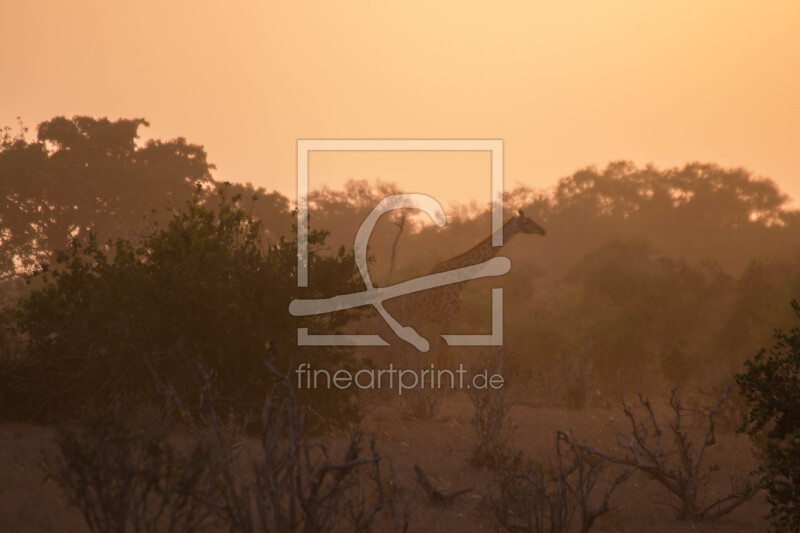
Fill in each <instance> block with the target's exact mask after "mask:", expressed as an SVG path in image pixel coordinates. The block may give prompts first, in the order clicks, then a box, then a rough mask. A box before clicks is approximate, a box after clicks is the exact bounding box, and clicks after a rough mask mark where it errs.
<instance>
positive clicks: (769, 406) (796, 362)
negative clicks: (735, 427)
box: [736, 301, 800, 531]
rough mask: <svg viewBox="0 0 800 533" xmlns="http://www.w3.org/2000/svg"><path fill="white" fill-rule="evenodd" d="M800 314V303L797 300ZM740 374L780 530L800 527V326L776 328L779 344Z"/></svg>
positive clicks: (751, 429)
mask: <svg viewBox="0 0 800 533" xmlns="http://www.w3.org/2000/svg"><path fill="white" fill-rule="evenodd" d="M792 308H793V309H794V311H795V313H797V315H798V317H800V305H798V303H797V301H793V302H792ZM745 368H746V370H745V372H743V373H742V374H739V375H737V376H736V381H737V383H738V384H739V387H740V390H741V393H742V396H744V398H745V400H746V401H747V404H748V406H749V408H750V409H749V412H748V414H747V417H746V419H745V422H744V424H743V425H742V428H741V429H742V430H743V431H746V432H747V434H748V435H750V438H751V439H752V441H753V443H754V444H755V446H756V448H757V449H758V450H759V451H760V453H761V456H762V458H763V461H764V464H763V465H762V466H761V468H760V471H761V473H763V478H762V480H761V483H762V486H763V487H764V489H766V491H767V501H768V502H769V504H770V505H771V506H772V509H771V512H770V516H771V518H772V522H773V525H774V526H775V529H776V530H777V531H798V530H800V328H798V327H795V328H793V329H792V330H791V331H790V332H789V333H788V334H787V333H784V332H783V331H781V330H778V331H776V332H775V344H774V346H773V347H772V348H770V350H769V351H766V350H764V349H761V350H760V351H759V352H758V353H757V354H756V355H755V356H754V357H753V359H751V360H749V361H747V362H746V363H745Z"/></svg>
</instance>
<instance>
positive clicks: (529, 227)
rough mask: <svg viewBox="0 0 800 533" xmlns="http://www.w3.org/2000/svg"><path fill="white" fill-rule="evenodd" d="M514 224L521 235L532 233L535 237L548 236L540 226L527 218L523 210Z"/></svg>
mask: <svg viewBox="0 0 800 533" xmlns="http://www.w3.org/2000/svg"><path fill="white" fill-rule="evenodd" d="M513 220H514V224H515V225H516V226H517V228H518V230H519V232H520V233H532V234H534V235H543V236H544V235H547V232H546V231H545V229H544V228H543V227H541V226H540V225H539V224H537V223H536V222H534V221H533V220H531V219H530V218H528V217H526V216H525V213H523V212H522V209H520V210H519V216H518V217H515V218H514V219H513Z"/></svg>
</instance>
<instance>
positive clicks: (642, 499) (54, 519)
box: [0, 393, 769, 533]
mask: <svg viewBox="0 0 800 533" xmlns="http://www.w3.org/2000/svg"><path fill="white" fill-rule="evenodd" d="M366 400H367V401H369V399H366ZM408 412H409V410H408V409H406V408H405V406H404V404H403V403H402V402H397V401H394V402H393V403H391V404H387V403H386V402H381V403H378V402H375V405H372V406H371V407H368V408H367V409H366V416H365V418H364V421H363V422H362V428H363V429H364V430H366V431H372V432H377V433H378V437H379V441H378V445H379V450H380V453H381V455H382V456H384V457H385V458H387V459H388V460H389V461H391V464H392V465H393V466H394V467H395V468H396V469H397V471H398V472H399V474H400V476H401V478H402V482H403V485H404V486H405V491H406V495H407V497H408V499H409V501H410V502H411V505H412V508H413V510H414V513H413V515H412V518H411V525H410V528H409V530H410V531H420V532H428V531H430V532H441V533H446V532H453V533H455V532H464V531H500V529H499V527H498V525H497V522H496V520H495V518H494V517H493V516H492V514H491V512H490V511H489V510H488V509H487V508H486V507H485V506H484V505H482V502H483V501H485V499H486V498H487V497H488V495H489V494H490V491H491V488H490V485H491V482H492V479H493V476H492V473H491V471H490V470H488V469H483V468H475V467H473V466H471V465H470V464H469V463H468V458H469V456H470V452H471V450H472V446H473V444H474V442H475V437H474V432H473V429H472V426H471V424H470V420H471V417H472V413H473V409H472V405H471V403H470V401H469V399H468V398H467V396H466V395H464V394H460V393H451V394H450V395H449V396H448V397H447V398H446V399H445V401H444V402H443V404H442V405H441V406H440V407H439V409H438V411H437V412H436V413H435V414H434V417H433V418H432V419H429V420H421V419H418V418H415V417H413V416H411V415H409V414H408ZM512 417H513V419H514V421H515V423H516V424H517V426H518V429H517V431H516V432H515V433H514V435H513V437H512V440H511V447H512V448H513V449H516V450H519V451H522V452H523V453H525V454H526V455H527V456H529V457H531V458H533V459H538V460H545V459H546V458H548V457H552V456H553V453H554V452H553V450H554V440H553V435H554V432H555V431H556V430H557V429H561V430H569V429H572V430H573V431H574V433H575V436H576V437H577V439H578V440H579V441H581V442H584V443H586V444H589V445H591V446H594V447H596V448H600V449H602V450H607V451H609V452H611V451H614V449H615V446H616V444H615V442H616V440H615V435H616V434H617V433H618V432H627V430H628V427H627V420H626V419H625V418H624V416H623V414H622V412H621V411H619V410H616V411H615V410H601V409H585V410H569V409H560V408H551V407H540V406H533V405H519V406H516V407H515V408H514V409H513V411H512ZM52 439H53V431H52V429H50V428H45V427H37V426H30V425H23V424H10V423H5V424H0V531H2V532H5V533H16V532H20V533H22V532H26V533H27V532H37V531H39V532H81V531H86V527H85V525H84V523H83V520H82V518H81V516H80V513H78V511H77V510H76V509H74V508H72V507H71V506H70V505H69V504H68V502H67V501H66V499H65V497H64V495H63V494H62V493H61V492H60V489H59V488H58V487H57V486H56V485H55V484H54V483H53V482H52V481H48V480H46V479H45V476H44V474H43V470H42V468H41V463H42V458H43V456H44V454H45V453H48V452H51V451H52V449H53V444H52ZM707 457H708V459H707V460H708V462H709V464H711V463H716V464H718V465H719V466H720V471H718V472H716V473H714V474H713V475H712V483H711V484H710V487H709V493H708V495H707V497H708V498H712V497H713V495H714V494H720V493H722V492H724V491H725V490H727V489H728V488H729V487H730V486H731V483H732V482H733V481H735V480H737V479H741V476H743V475H744V474H746V472H747V471H749V470H751V469H752V468H754V467H755V465H756V463H755V460H754V459H753V457H752V454H751V452H750V444H749V442H748V440H747V438H746V437H744V436H740V435H736V434H734V433H733V432H730V431H727V432H718V435H717V442H716V444H715V445H714V446H712V447H711V448H709V450H708V455H707ZM415 464H416V465H419V466H420V467H421V468H422V469H423V470H424V471H425V473H426V474H427V476H428V478H429V479H430V481H431V482H432V483H433V484H434V485H437V486H438V487H441V488H443V489H449V490H456V489H460V488H466V487H472V488H474V490H473V491H472V492H471V493H469V494H466V495H465V496H462V497H461V498H459V499H458V500H456V502H455V504H454V505H452V506H451V507H449V508H439V507H433V506H431V505H430V504H429V503H428V501H427V498H426V496H425V494H424V493H423V491H422V489H421V488H420V487H419V486H418V485H417V484H416V483H415V481H414V477H415V476H414V465H415ZM668 501H669V497H668V495H667V494H666V492H665V490H664V489H663V488H661V487H660V486H659V485H658V484H657V483H656V482H655V481H652V480H649V479H647V478H646V477H644V476H643V475H641V474H634V475H633V476H632V477H631V479H629V480H628V481H627V482H626V483H624V484H623V485H622V486H621V487H620V488H619V489H618V490H617V491H616V492H615V493H614V495H613V497H612V500H611V506H612V507H613V510H612V511H611V512H610V513H608V514H606V515H604V516H602V517H600V518H599V519H598V521H597V522H596V523H595V527H594V528H593V529H592V531H597V532H623V531H626V532H627V531H631V532H653V533H660V532H673V531H675V532H684V531H685V532H689V531H692V532H723V531H724V532H740V531H741V532H745V531H747V532H749V531H754V532H755V531H759V532H760V531H765V530H766V529H767V528H768V523H767V520H766V519H765V518H764V517H765V515H766V514H767V512H768V510H769V509H768V506H767V505H766V503H765V501H764V495H763V494H761V493H759V494H756V496H755V497H754V498H752V499H751V500H750V501H748V502H747V503H745V504H744V505H743V506H741V507H740V508H738V509H737V510H735V511H734V512H733V513H731V514H729V515H727V516H725V517H724V518H723V519H722V520H721V521H720V522H718V523H715V524H710V523H685V522H677V521H676V520H675V518H674V513H673V511H672V510H671V508H669V507H668V506H667V505H666V504H665V502H668Z"/></svg>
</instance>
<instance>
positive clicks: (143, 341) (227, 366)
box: [0, 194, 356, 420]
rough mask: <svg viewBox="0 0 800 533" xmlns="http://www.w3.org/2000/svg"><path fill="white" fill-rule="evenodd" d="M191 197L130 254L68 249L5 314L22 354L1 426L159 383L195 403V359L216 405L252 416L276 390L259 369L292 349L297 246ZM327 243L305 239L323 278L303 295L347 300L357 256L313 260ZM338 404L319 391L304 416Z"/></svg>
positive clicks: (146, 396) (7, 384)
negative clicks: (272, 355) (265, 239)
mask: <svg viewBox="0 0 800 533" xmlns="http://www.w3.org/2000/svg"><path fill="white" fill-rule="evenodd" d="M200 198H201V197H200V195H199V194H198V196H197V197H196V198H195V199H194V200H193V201H192V202H190V203H189V204H188V205H187V207H186V208H185V209H184V210H183V211H181V212H177V213H175V214H174V216H173V218H172V220H171V222H170V223H169V225H168V227H167V228H165V229H162V230H160V231H157V232H155V233H153V234H151V235H149V236H147V237H145V238H144V240H143V242H142V244H141V245H140V246H138V247H135V246H134V245H133V244H132V243H131V242H130V241H128V240H124V239H118V240H117V241H115V242H109V243H108V244H106V245H100V244H99V243H98V242H97V241H96V239H94V238H91V239H89V240H88V242H86V243H84V244H82V243H80V242H79V241H78V240H77V239H76V240H73V242H72V245H71V246H70V248H69V249H67V250H66V251H63V252H60V253H59V254H58V255H57V260H56V265H55V267H54V268H52V269H51V268H49V267H48V266H46V265H45V266H43V267H42V268H41V269H40V270H39V271H38V272H37V274H36V275H35V276H34V277H33V280H32V281H33V283H34V284H35V286H36V287H37V288H35V289H34V290H32V291H31V292H30V293H29V295H28V296H27V297H25V298H23V300H22V301H21V303H20V305H19V307H18V308H17V310H16V311H15V312H14V316H13V320H14V322H15V324H16V327H17V329H18V331H19V332H20V333H21V334H22V335H23V336H24V337H25V338H26V339H27V341H28V347H27V354H26V356H25V357H23V358H20V359H18V360H17V361H13V362H8V363H5V364H4V365H3V368H2V369H0V390H2V391H3V402H4V408H5V412H3V413H2V416H5V417H11V418H18V419H19V418H22V419H33V420H47V419H52V418H62V417H72V416H75V415H77V414H79V413H81V412H91V411H96V410H99V409H102V408H105V407H107V406H108V405H119V406H125V405H127V406H131V407H138V406H139V405H140V403H141V402H151V401H154V400H155V401H160V398H159V393H160V392H164V391H163V390H159V385H158V384H157V382H156V380H154V379H153V377H154V376H155V375H157V376H159V378H160V379H161V380H162V382H163V385H164V387H165V388H167V389H169V390H171V391H173V392H174V393H176V394H178V395H180V396H181V397H187V398H188V397H196V396H197V392H198V391H197V383H198V380H197V379H196V378H197V375H196V372H197V366H196V363H197V362H202V363H203V365H204V367H205V368H207V369H208V370H209V374H210V376H211V380H212V383H213V386H214V388H215V393H216V397H217V398H219V399H220V401H223V402H227V403H228V404H229V405H232V406H235V407H237V408H242V409H250V410H252V411H253V412H254V413H256V414H257V413H258V411H259V409H260V406H261V404H262V403H263V398H264V394H265V393H266V392H267V391H268V390H269V388H270V386H271V378H270V376H269V374H268V373H266V372H265V369H264V367H263V365H262V364H261V363H260V361H261V359H262V358H263V357H264V356H266V355H267V352H268V351H269V350H270V349H276V350H278V351H279V353H284V354H288V353H293V352H294V351H295V350H296V347H295V342H296V340H295V339H296V333H295V332H296V329H297V325H296V323H295V322H294V318H293V317H291V316H290V315H289V312H288V306H289V302H290V301H291V300H292V298H294V297H297V296H298V294H297V291H298V289H296V281H295V277H296V268H297V246H296V243H295V242H293V241H287V240H285V239H281V240H280V241H279V242H277V243H276V244H274V245H270V246H268V247H267V248H266V249H265V248H264V246H263V245H262V242H261V236H262V231H261V227H260V224H259V223H258V222H256V221H254V220H253V219H252V218H251V217H250V216H249V215H247V214H246V213H245V212H244V211H243V210H241V209H240V208H238V207H237V204H236V202H237V200H238V199H237V198H234V199H232V200H227V199H226V198H225V197H224V195H223V196H222V198H221V201H220V203H219V207H218V208H217V209H216V210H214V209H211V208H210V207H208V205H206V204H203V203H201V200H200ZM325 237H326V234H325V233H324V232H312V233H311V235H310V236H309V253H310V257H309V261H310V262H311V268H313V269H314V272H318V273H319V275H317V276H315V281H316V282H317V283H318V284H317V285H316V286H312V287H310V288H309V289H306V290H305V291H304V293H303V295H304V296H305V297H312V298H315V297H316V298H318V297H321V296H329V295H330V293H332V292H334V291H336V292H340V291H344V292H347V291H348V290H352V291H355V290H356V286H355V281H354V280H355V277H354V272H355V268H354V260H353V258H352V257H351V256H347V255H345V254H344V249H341V250H340V251H339V255H338V256H333V257H332V256H325V255H322V254H321V253H320V252H321V250H322V247H323V246H324V241H325ZM348 318H349V315H348V314H347V313H337V314H336V315H335V316H333V317H330V318H328V319H327V322H326V323H325V324H326V326H325V327H327V328H328V330H335V329H336V328H337V327H340V326H341V325H342V324H343V323H344V322H345V321H346V320H348ZM320 320H322V319H320ZM320 327H321V326H320ZM304 355H305V354H304ZM308 357H309V358H310V357H318V358H320V360H319V362H318V363H316V364H315V366H318V367H325V366H329V365H341V364H345V363H346V362H347V358H348V352H344V351H342V350H340V351H333V350H328V351H324V350H316V351H314V352H313V353H309V354H308ZM347 400H348V396H347V395H345V394H340V393H338V391H337V393H335V394H331V393H330V391H327V390H319V391H305V396H304V397H303V398H301V401H303V402H304V403H306V404H308V405H309V408H310V411H311V412H313V413H315V414H317V415H321V416H330V417H332V418H334V419H337V418H338V419H341V418H348V417H350V418H352V417H353V416H354V415H355V412H354V407H352V406H351V405H350V404H348V403H347Z"/></svg>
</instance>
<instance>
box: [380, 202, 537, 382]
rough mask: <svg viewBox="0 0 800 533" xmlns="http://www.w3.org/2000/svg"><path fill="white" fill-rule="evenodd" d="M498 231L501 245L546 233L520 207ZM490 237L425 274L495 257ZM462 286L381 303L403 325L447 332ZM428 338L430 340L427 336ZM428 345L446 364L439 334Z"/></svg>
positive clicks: (440, 288)
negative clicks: (436, 327) (516, 239)
mask: <svg viewBox="0 0 800 533" xmlns="http://www.w3.org/2000/svg"><path fill="white" fill-rule="evenodd" d="M499 231H502V232H503V245H505V244H507V243H508V242H509V241H510V240H511V238H512V237H514V236H515V235H516V234H517V233H526V234H532V235H542V236H544V235H546V234H547V232H546V231H545V230H544V228H543V227H541V226H540V225H539V224H537V223H536V222H534V221H533V220H531V219H530V218H528V217H526V216H525V213H523V212H522V210H520V211H519V216H516V217H512V218H511V219H509V220H508V222H506V223H505V224H504V225H503V227H502V228H501V229H500V230H499ZM492 237H493V235H490V236H489V237H487V238H486V239H484V240H482V241H481V242H479V243H478V244H477V245H475V246H473V247H472V248H470V249H469V250H467V251H466V252H464V253H462V254H459V255H457V256H455V257H452V258H450V259H447V260H445V261H442V262H440V263H438V264H437V265H436V266H434V267H433V269H432V270H431V271H430V272H429V274H436V273H439V272H447V271H449V270H453V269H457V268H462V267H466V266H472V265H477V264H480V263H482V262H484V261H487V260H489V259H491V258H493V257H495V256H496V255H497V253H498V252H499V251H500V249H501V248H502V247H501V246H492V242H493V239H492ZM463 285H464V283H463V282H462V283H455V284H451V285H444V286H441V287H436V288H434V289H429V290H426V291H420V292H415V293H413V294H409V295H407V296H403V297H399V298H396V299H393V300H388V301H386V302H385V306H386V309H387V310H388V311H389V312H390V313H392V315H393V316H395V317H396V318H397V320H398V321H399V322H400V323H401V324H403V325H417V326H421V327H422V328H423V329H427V330H429V329H430V327H431V326H433V325H437V326H439V328H440V332H444V333H449V332H450V326H451V325H452V324H453V321H454V319H455V317H456V315H458V312H459V311H460V309H461V291H462V290H463ZM390 335H393V333H390ZM423 336H425V335H423ZM428 340H429V341H433V339H430V338H429V339H428ZM432 344H433V345H435V346H436V347H437V366H439V367H447V366H449V361H448V357H447V350H445V349H443V348H444V342H443V339H442V337H441V335H437V339H436V341H435V342H433V343H432Z"/></svg>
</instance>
